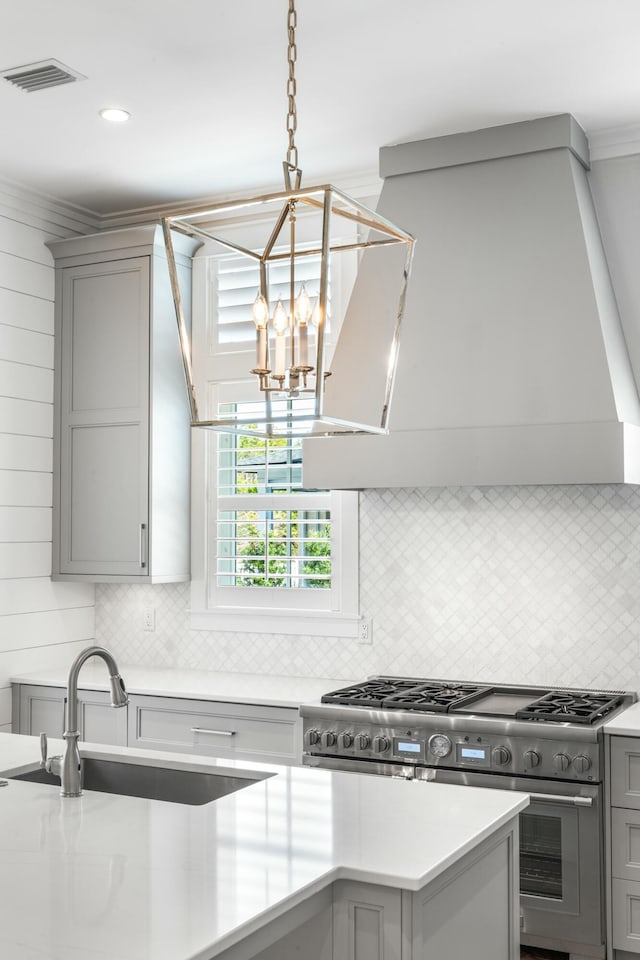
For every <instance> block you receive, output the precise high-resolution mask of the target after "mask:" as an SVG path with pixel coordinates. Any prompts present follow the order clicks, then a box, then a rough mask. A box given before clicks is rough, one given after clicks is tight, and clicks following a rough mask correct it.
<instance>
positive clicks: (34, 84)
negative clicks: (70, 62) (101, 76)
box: [0, 60, 87, 93]
mask: <svg viewBox="0 0 640 960" xmlns="http://www.w3.org/2000/svg"><path fill="white" fill-rule="evenodd" d="M0 77H4V79H5V80H8V81H9V83H12V84H13V85H14V87H19V88H20V90H26V92H27V93H34V92H35V91H36V90H48V89H49V88H50V87H59V86H60V85H61V84H63V83H74V82H75V81H76V80H86V79H87V78H86V77H85V76H83V74H81V73H78V72H77V71H75V70H71V69H70V68H69V67H65V65H64V64H63V63H60V62H59V61H58V60H41V61H40V62H39V63H27V64H25V65H24V66H22V67H11V68H10V69H9V70H0Z"/></svg>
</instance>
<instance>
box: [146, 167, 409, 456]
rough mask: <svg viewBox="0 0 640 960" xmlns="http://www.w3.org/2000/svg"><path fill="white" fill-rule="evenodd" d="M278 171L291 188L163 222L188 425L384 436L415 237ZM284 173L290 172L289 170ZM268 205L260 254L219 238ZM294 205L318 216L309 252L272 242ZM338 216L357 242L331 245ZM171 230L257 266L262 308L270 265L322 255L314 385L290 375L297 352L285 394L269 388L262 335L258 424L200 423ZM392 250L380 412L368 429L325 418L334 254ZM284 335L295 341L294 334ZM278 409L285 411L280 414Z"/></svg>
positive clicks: (252, 432)
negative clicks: (271, 213)
mask: <svg viewBox="0 0 640 960" xmlns="http://www.w3.org/2000/svg"><path fill="white" fill-rule="evenodd" d="M283 166H284V167H285V183H290V182H291V180H290V178H289V176H288V174H291V173H293V174H294V181H293V184H294V185H293V188H292V189H287V190H285V191H281V192H276V193H267V194H263V195H261V196H253V197H246V198H240V199H234V200H228V201H223V202H220V203H215V204H210V205H206V206H199V207H192V208H187V209H184V210H179V211H176V212H174V213H172V214H171V215H168V216H165V217H163V218H162V228H163V234H164V240H165V247H166V253H167V263H168V268H169V278H170V282H171V290H172V294H173V300H174V305H175V311H176V320H177V325H178V334H179V340H180V352H181V356H182V363H183V367H184V374H185V380H186V385H187V393H188V399H189V406H190V417H191V426H193V427H204V428H207V429H210V430H217V431H222V432H230V433H241V434H245V435H249V436H261V437H266V438H273V437H283V436H287V437H313V436H332V435H344V434H347V435H352V434H361V433H364V434H367V433H373V434H385V433H388V415H389V406H390V401H391V395H392V391H393V383H394V379H395V373H396V365H397V357H398V345H399V335H400V325H401V319H402V313H403V309H404V301H405V295H406V290H407V283H408V279H409V274H410V270H411V262H412V258H413V245H414V238H413V237H412V236H411V234H409V233H407V232H406V231H405V230H403V229H401V228H400V227H397V226H396V225H395V224H393V223H392V222H391V221H389V220H387V219H386V218H385V217H383V216H381V215H380V214H378V213H376V212H375V211H373V210H371V209H370V208H369V207H367V206H365V205H364V204H362V203H360V202H359V201H357V200H354V199H353V198H352V197H350V196H348V195H347V194H346V193H343V192H342V191H341V190H339V189H338V188H336V187H335V186H332V185H331V184H322V185H319V186H314V187H309V188H302V187H300V170H299V169H297V168H292V167H291V165H290V164H287V162H285V163H284V165H283ZM287 167H288V168H289V170H288V171H287ZM274 205H275V209H276V212H277V216H276V221H275V226H274V227H273V229H272V230H271V233H270V235H269V238H268V240H267V242H266V244H265V245H264V247H263V248H262V249H261V250H253V249H249V248H247V247H244V246H242V245H240V244H238V243H236V242H235V241H233V240H231V239H229V238H228V237H225V236H224V234H223V232H222V230H221V229H220V227H221V221H226V222H229V219H230V218H233V219H237V218H243V217H244V216H245V215H246V216H249V217H250V216H251V214H252V213H254V214H255V212H256V210H259V209H260V208H264V207H265V206H266V207H269V206H274ZM292 206H293V209H306V210H311V211H314V212H316V213H318V212H321V215H322V225H321V236H320V239H319V241H318V242H317V243H316V244H315V245H314V246H312V247H308V246H306V245H305V247H304V249H298V250H296V249H295V248H294V245H293V244H291V249H290V250H288V251H285V252H282V251H281V250H279V249H277V248H276V243H277V241H278V238H279V236H280V234H281V231H282V229H283V227H284V225H285V224H286V222H287V219H288V217H289V214H290V211H291V209H292ZM341 218H345V219H346V220H347V221H348V222H349V224H350V225H351V226H352V227H353V225H354V224H355V226H356V229H357V228H360V236H356V237H355V238H354V239H351V238H347V239H344V233H343V234H341V238H340V237H338V239H337V240H336V239H334V240H332V238H331V234H332V225H333V224H334V223H335V221H337V220H339V219H341ZM172 232H177V233H182V234H184V235H186V236H189V237H192V238H196V239H201V240H203V241H213V242H215V243H216V244H220V245H221V246H222V247H224V248H226V249H228V250H231V251H233V252H235V253H237V254H240V255H242V256H245V257H247V258H249V259H250V260H251V261H253V262H254V263H255V264H257V265H258V267H259V270H260V293H261V294H262V296H264V298H265V300H266V302H267V304H268V303H269V302H270V298H269V296H268V267H269V265H270V264H271V263H274V262H277V261H280V262H281V261H283V260H285V259H290V260H291V264H292V266H291V270H292V271H293V270H294V264H295V261H296V260H298V259H299V258H301V257H306V256H312V255H315V256H318V255H319V256H320V290H319V294H318V305H319V312H320V317H321V322H320V323H319V324H318V328H317V336H316V351H315V364H314V368H312V369H313V373H311V376H314V377H315V386H313V387H310V386H309V385H308V376H309V373H310V371H304V370H301V369H300V368H297V370H298V373H297V374H296V365H295V350H294V352H293V359H292V363H291V366H290V370H289V372H290V374H291V368H293V374H292V375H290V380H289V387H288V388H287V387H284V388H283V387H282V386H277V385H276V386H271V385H270V384H269V382H268V381H269V379H273V374H272V372H271V369H270V368H269V352H270V346H269V338H268V336H267V338H266V339H267V346H266V359H267V365H266V368H265V369H263V370H261V369H258V368H254V370H252V371H247V372H251V373H253V374H254V375H256V376H257V377H258V380H259V384H260V390H261V395H262V396H263V399H264V406H265V413H264V416H262V417H260V418H258V420H257V421H256V415H255V414H252V415H247V416H242V415H238V416H237V417H233V418H203V417H201V416H200V413H199V408H198V403H197V400H196V391H195V386H194V380H193V369H192V361H191V345H190V337H189V333H188V330H187V324H186V321H185V314H184V308H183V303H182V295H181V291H180V284H179V279H178V270H177V267H176V258H175V252H174V247H173V241H172ZM398 244H402V245H404V246H405V255H404V258H403V264H402V270H401V277H400V284H399V291H398V298H397V306H396V308H395V316H394V322H393V328H392V332H391V336H390V342H389V344H388V364H387V367H386V383H385V385H384V400H383V403H382V406H381V410H380V413H379V415H376V418H375V421H374V422H373V423H368V422H367V423H366V422H359V421H355V420H353V419H350V418H349V417H344V418H343V417H339V416H335V415H334V414H328V413H327V412H326V410H325V396H326V384H327V381H328V379H329V378H330V376H331V374H330V371H328V370H327V369H326V366H325V349H324V348H325V343H324V341H325V319H326V316H327V304H328V284H329V266H330V261H331V257H332V255H334V254H336V253H340V252H346V251H354V250H355V251H359V250H363V251H366V250H367V249H371V248H380V247H385V246H392V245H398ZM291 280H292V283H291V289H293V276H292V278H291ZM396 289H397V288H396ZM292 308H293V305H292ZM345 322H346V321H345ZM289 332H290V334H291V335H293V330H290V331H289ZM338 348H339V345H338ZM338 348H336V349H338ZM361 372H362V371H357V370H354V371H353V375H354V376H356V375H357V374H358V373H361ZM300 373H302V374H303V375H302V385H300V382H299V381H300V376H299V375H300ZM276 382H277V381H276ZM278 400H291V401H292V403H290V404H289V403H288V404H284V405H283V404H279V403H276V401H278ZM300 400H306V401H307V402H306V403H305V404H304V407H305V409H303V410H300V409H296V406H298V407H300V406H301V404H300V403H299V402H298V401H300ZM283 406H284V407H285V409H282V408H283ZM370 419H373V418H370Z"/></svg>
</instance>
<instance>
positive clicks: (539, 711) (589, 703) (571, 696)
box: [516, 690, 623, 724]
mask: <svg viewBox="0 0 640 960" xmlns="http://www.w3.org/2000/svg"><path fill="white" fill-rule="evenodd" d="M622 701H623V698H622V697H618V696H613V697H612V696H611V695H609V694H597V693H588V692H586V693H566V692H565V691H561V692H558V691H554V690H552V691H551V693H547V694H545V695H544V696H543V697H540V698H539V699H538V700H534V701H533V703H530V704H529V705H528V706H527V707H525V708H524V709H523V710H518V711H517V713H516V720H546V721H547V722H552V723H583V724H591V723H595V722H596V720H599V719H600V718H601V717H604V716H605V715H606V714H607V713H610V712H611V711H612V710H615V708H616V707H618V706H619V705H620V704H621V703H622Z"/></svg>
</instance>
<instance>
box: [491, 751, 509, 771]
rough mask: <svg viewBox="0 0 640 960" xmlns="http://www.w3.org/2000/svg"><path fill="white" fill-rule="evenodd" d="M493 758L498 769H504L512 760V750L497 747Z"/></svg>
mask: <svg viewBox="0 0 640 960" xmlns="http://www.w3.org/2000/svg"><path fill="white" fill-rule="evenodd" d="M491 756H492V757H493V762H494V763H495V764H496V765H497V766H498V767H504V765H505V764H506V763H509V761H510V760H511V750H507V748H506V747H496V748H495V749H494V750H493V752H492V754H491Z"/></svg>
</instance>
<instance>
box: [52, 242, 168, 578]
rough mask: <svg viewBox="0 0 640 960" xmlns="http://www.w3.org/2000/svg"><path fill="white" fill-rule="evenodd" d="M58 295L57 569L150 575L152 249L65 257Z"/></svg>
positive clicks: (66, 571) (124, 574)
mask: <svg viewBox="0 0 640 960" xmlns="http://www.w3.org/2000/svg"><path fill="white" fill-rule="evenodd" d="M61 299H62V303H61V333H60V336H61V343H60V354H59V356H60V391H59V396H60V414H59V416H60V419H59V424H60V436H59V439H60V519H61V523H60V558H59V560H60V570H59V572H60V573H62V574H65V573H66V574H74V573H75V574H84V575H92V574H93V575H109V574H111V575H116V576H131V577H146V576H148V573H149V569H148V563H149V538H148V531H149V494H148V489H149V484H148V478H149V466H148V464H149V319H150V315H149V303H150V269H149V258H148V257H136V258H131V259H124V260H116V261H108V262H103V263H97V264H89V265H84V266H73V267H66V268H65V269H64V270H63V271H62V283H61Z"/></svg>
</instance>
